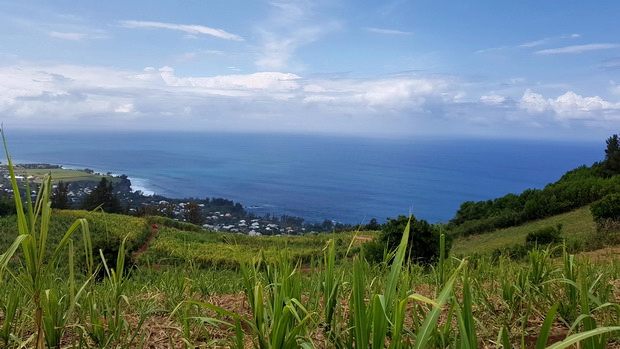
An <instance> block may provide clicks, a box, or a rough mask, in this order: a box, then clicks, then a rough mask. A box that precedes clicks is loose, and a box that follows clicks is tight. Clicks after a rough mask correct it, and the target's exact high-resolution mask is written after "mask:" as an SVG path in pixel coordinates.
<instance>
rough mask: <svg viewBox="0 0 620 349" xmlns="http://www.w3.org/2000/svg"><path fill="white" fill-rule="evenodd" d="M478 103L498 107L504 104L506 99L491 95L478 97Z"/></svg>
mask: <svg viewBox="0 0 620 349" xmlns="http://www.w3.org/2000/svg"><path fill="white" fill-rule="evenodd" d="M480 102H482V103H483V104H487V105H498V104H502V103H504V102H506V97H504V96H500V95H498V94H495V93H492V94H490V95H485V96H482V97H480Z"/></svg>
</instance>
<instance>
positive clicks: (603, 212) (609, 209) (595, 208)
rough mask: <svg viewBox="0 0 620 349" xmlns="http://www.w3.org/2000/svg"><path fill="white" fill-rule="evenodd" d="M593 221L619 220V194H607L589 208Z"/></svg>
mask: <svg viewBox="0 0 620 349" xmlns="http://www.w3.org/2000/svg"><path fill="white" fill-rule="evenodd" d="M590 212H591V213H592V217H594V220H595V221H601V220H605V219H612V220H618V219H620V194H608V195H606V196H605V197H603V198H602V199H601V200H599V201H597V202H595V203H593V204H592V206H590Z"/></svg>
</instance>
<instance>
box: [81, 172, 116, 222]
mask: <svg viewBox="0 0 620 349" xmlns="http://www.w3.org/2000/svg"><path fill="white" fill-rule="evenodd" d="M99 205H101V208H102V209H103V211H105V212H107V213H122V212H123V208H122V207H121V202H120V201H119V200H118V198H117V197H116V195H114V189H113V187H112V182H110V181H108V180H107V178H105V177H103V178H101V181H100V182H99V184H98V185H97V187H95V189H94V190H93V191H92V192H91V193H90V194H89V195H87V196H86V197H85V198H84V201H82V209H84V210H88V211H92V210H94V209H95V208H97V207H99Z"/></svg>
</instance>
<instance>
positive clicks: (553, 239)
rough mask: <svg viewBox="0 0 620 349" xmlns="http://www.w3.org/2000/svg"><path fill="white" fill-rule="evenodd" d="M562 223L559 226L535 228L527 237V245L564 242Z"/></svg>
mask: <svg viewBox="0 0 620 349" xmlns="http://www.w3.org/2000/svg"><path fill="white" fill-rule="evenodd" d="M561 234H562V224H558V225H557V227H544V228H540V229H538V230H535V231H533V232H531V233H529V234H527V236H526V237H525V243H526V245H549V244H557V243H559V242H562V238H561V236H560V235H561Z"/></svg>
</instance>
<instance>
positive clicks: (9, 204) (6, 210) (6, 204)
mask: <svg viewBox="0 0 620 349" xmlns="http://www.w3.org/2000/svg"><path fill="white" fill-rule="evenodd" d="M13 214H15V202H13V201H5V200H0V217H4V216H7V215H13Z"/></svg>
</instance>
